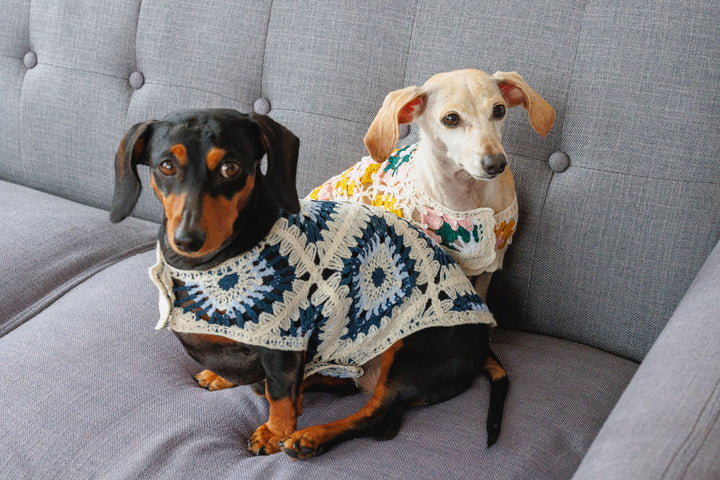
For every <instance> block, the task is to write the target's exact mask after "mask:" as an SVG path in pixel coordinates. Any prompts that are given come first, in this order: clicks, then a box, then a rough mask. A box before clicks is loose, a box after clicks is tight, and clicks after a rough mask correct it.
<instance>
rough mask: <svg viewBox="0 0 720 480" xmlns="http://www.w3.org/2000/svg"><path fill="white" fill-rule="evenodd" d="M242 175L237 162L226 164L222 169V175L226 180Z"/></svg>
mask: <svg viewBox="0 0 720 480" xmlns="http://www.w3.org/2000/svg"><path fill="white" fill-rule="evenodd" d="M238 174H240V165H239V164H238V163H236V162H225V163H223V164H222V166H221V167H220V175H222V176H223V177H225V178H233V177H236V176H237V175H238Z"/></svg>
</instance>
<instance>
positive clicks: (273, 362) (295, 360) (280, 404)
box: [248, 350, 305, 455]
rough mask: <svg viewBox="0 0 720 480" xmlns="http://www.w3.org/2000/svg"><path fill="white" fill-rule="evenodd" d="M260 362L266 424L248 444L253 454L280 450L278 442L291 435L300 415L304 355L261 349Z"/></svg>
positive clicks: (266, 453) (261, 426)
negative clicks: (266, 406) (262, 371)
mask: <svg viewBox="0 0 720 480" xmlns="http://www.w3.org/2000/svg"><path fill="white" fill-rule="evenodd" d="M260 359H261V361H262V365H263V368H264V369H265V375H266V377H265V384H266V388H265V398H267V401H268V403H269V404H270V416H269V418H268V421H267V422H265V423H264V424H262V425H260V426H259V427H258V428H257V429H256V430H255V433H253V435H252V437H250V440H249V441H248V449H249V450H250V452H252V453H253V454H254V455H269V454H272V453H277V452H279V451H280V446H279V445H278V442H280V440H282V439H283V438H286V437H288V436H289V435H290V434H292V433H293V432H294V431H295V429H296V427H297V417H298V416H299V415H301V414H302V392H301V388H300V387H301V385H302V381H303V371H304V369H305V352H289V351H280V350H264V351H263V352H262V353H261V356H260Z"/></svg>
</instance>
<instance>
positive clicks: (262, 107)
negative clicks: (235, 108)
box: [253, 97, 271, 115]
mask: <svg viewBox="0 0 720 480" xmlns="http://www.w3.org/2000/svg"><path fill="white" fill-rule="evenodd" d="M270 108H271V105H270V100H268V99H267V98H265V97H260V98H258V99H257V100H255V103H254V104H253V110H254V111H255V113H259V114H260V115H267V114H268V113H270Z"/></svg>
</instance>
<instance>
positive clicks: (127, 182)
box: [110, 120, 155, 223]
mask: <svg viewBox="0 0 720 480" xmlns="http://www.w3.org/2000/svg"><path fill="white" fill-rule="evenodd" d="M153 123H155V121H154V120H148V121H146V122H142V123H138V124H136V125H134V126H132V127H131V128H130V130H128V131H127V133H126V134H125V136H124V137H123V139H122V140H121V141H120V147H119V148H118V151H117V153H116V154H115V192H114V193H113V199H112V204H111V205H110V220H111V221H112V222H115V223H117V222H119V221H121V220H122V219H124V218H125V217H127V216H128V215H130V212H132V210H133V208H135V204H136V203H137V199H138V197H139V196H140V188H141V185H140V177H139V176H138V173H137V165H138V164H143V165H148V155H147V147H148V143H149V140H150V137H151V135H152V126H153Z"/></svg>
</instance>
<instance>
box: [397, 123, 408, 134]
mask: <svg viewBox="0 0 720 480" xmlns="http://www.w3.org/2000/svg"><path fill="white" fill-rule="evenodd" d="M398 133H399V134H400V138H405V137H407V136H408V135H410V125H408V124H407V123H404V124H402V125H400V127H399V128H398Z"/></svg>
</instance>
